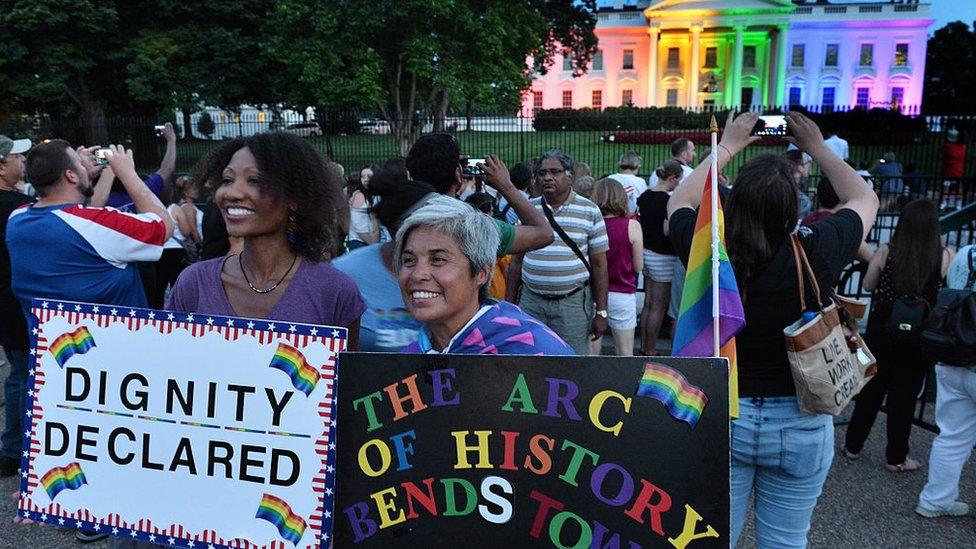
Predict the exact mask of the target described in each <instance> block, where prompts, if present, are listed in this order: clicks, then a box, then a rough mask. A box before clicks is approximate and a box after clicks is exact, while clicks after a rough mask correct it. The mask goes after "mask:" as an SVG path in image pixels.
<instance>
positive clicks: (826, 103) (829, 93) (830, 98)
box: [820, 87, 837, 111]
mask: <svg viewBox="0 0 976 549" xmlns="http://www.w3.org/2000/svg"><path fill="white" fill-rule="evenodd" d="M836 95H837V88H834V87H829V88H824V89H823V100H822V101H821V102H820V106H821V108H822V109H823V110H825V111H830V110H834V98H835V96H836Z"/></svg>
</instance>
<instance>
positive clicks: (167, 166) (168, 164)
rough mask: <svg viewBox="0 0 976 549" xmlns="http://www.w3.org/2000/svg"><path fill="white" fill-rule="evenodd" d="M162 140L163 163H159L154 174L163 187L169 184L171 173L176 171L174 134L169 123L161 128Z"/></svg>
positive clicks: (171, 177)
mask: <svg viewBox="0 0 976 549" xmlns="http://www.w3.org/2000/svg"><path fill="white" fill-rule="evenodd" d="M163 138H165V139H166V152H165V153H164V154H163V161H162V162H160V163H159V169H158V170H156V173H158V174H159V177H162V178H163V187H164V188H165V187H166V186H167V185H169V184H170V183H171V180H172V179H173V172H174V171H176V132H175V131H173V125H172V124H170V123H169V122H167V123H166V125H165V127H164V128H163Z"/></svg>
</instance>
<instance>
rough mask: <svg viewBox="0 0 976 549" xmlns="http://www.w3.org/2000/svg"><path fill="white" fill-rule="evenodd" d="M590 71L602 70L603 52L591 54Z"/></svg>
mask: <svg viewBox="0 0 976 549" xmlns="http://www.w3.org/2000/svg"><path fill="white" fill-rule="evenodd" d="M590 69H591V70H595V71H602V70H603V50H597V52H596V53H594V54H593V61H592V63H591V65H590Z"/></svg>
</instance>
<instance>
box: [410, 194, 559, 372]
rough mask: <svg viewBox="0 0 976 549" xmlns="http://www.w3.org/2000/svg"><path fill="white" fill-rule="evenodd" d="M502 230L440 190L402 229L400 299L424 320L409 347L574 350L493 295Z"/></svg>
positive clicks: (551, 352)
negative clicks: (491, 287)
mask: <svg viewBox="0 0 976 549" xmlns="http://www.w3.org/2000/svg"><path fill="white" fill-rule="evenodd" d="M497 247H498V233H497V231H495V229H494V223H493V222H492V220H491V218H490V217H488V216H486V215H484V214H482V213H480V212H477V211H475V210H474V209H473V208H471V207H470V206H468V205H467V204H465V203H463V202H460V201H458V200H453V199H450V198H438V199H435V200H433V201H432V202H430V203H428V204H427V205H426V206H424V207H422V208H420V209H418V210H417V211H415V212H413V214H411V215H410V217H408V218H407V219H406V220H405V221H404V222H403V224H402V225H401V227H400V230H399V231H397V238H396V248H395V250H394V253H393V261H394V265H393V266H394V270H395V271H396V274H397V281H398V282H399V284H400V291H401V292H402V294H403V301H404V303H406V305H407V308H408V309H409V310H410V313H411V314H412V315H413V316H414V318H416V319H417V320H419V321H420V322H422V323H423V324H424V328H423V329H422V330H421V331H420V335H419V338H418V341H417V342H415V343H413V344H411V345H410V346H408V347H407V349H406V352H414V353H416V352H422V353H453V354H506V355H538V354H545V355H572V354H574V353H573V350H572V348H570V347H569V346H568V345H566V343H564V342H563V340H561V339H560V338H559V336H557V335H556V334H555V332H553V331H552V330H550V329H549V328H548V327H546V326H545V325H543V324H542V323H540V322H539V321H538V320H536V319H534V318H532V317H530V316H528V315H526V314H525V313H523V312H522V310H521V309H519V308H518V307H516V306H515V305H512V304H510V303H506V302H494V301H492V300H490V299H488V285H489V282H490V281H491V273H492V272H493V271H494V267H495V250H496V248H497Z"/></svg>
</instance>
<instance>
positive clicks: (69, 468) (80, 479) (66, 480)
mask: <svg viewBox="0 0 976 549" xmlns="http://www.w3.org/2000/svg"><path fill="white" fill-rule="evenodd" d="M82 484H88V481H87V480H85V473H84V472H82V470H81V465H79V464H78V462H77V461H72V462H71V463H69V464H68V465H66V466H64V467H55V468H53V469H51V470H50V471H48V472H47V473H44V476H43V477H41V485H42V486H44V490H45V491H47V495H48V497H49V498H51V500H54V498H55V497H56V496H57V495H58V494H60V493H61V491H62V490H77V489H78V488H81V485H82Z"/></svg>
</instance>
